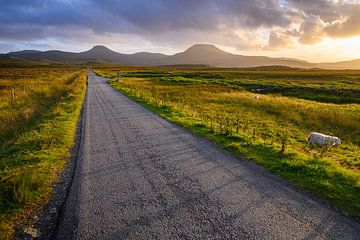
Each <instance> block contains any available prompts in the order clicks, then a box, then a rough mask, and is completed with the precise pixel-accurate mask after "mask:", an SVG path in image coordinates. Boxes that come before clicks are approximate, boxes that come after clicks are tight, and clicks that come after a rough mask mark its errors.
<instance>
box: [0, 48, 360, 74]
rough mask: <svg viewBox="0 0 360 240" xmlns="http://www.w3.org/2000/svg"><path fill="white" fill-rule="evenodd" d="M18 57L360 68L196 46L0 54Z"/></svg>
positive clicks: (351, 64)
mask: <svg viewBox="0 0 360 240" xmlns="http://www.w3.org/2000/svg"><path fill="white" fill-rule="evenodd" d="M9 57H17V58H22V59H28V60H47V61H58V62H77V63H83V62H95V61H103V62H112V63H121V64H132V65H144V66H163V65H209V66H214V67H241V68H247V67H260V66H286V67H292V68H327V69H360V59H359V60H353V61H346V62H337V63H318V64H316V63H310V62H306V61H302V60H298V59H290V58H272V57H266V56H245V55H236V54H232V53H228V52H225V51H223V50H221V49H219V48H217V47H216V46H214V45H209V44H195V45H193V46H192V47H190V48H188V49H187V50H185V51H184V52H180V53H176V54H174V55H165V54H161V53H149V52H139V53H134V54H123V53H118V52H115V51H113V50H111V49H109V48H107V47H105V46H101V45H97V46H94V47H93V48H92V49H90V50H88V51H85V52H80V53H74V52H64V51H58V50H51V51H44V52H41V51H35V50H24V51H19V52H10V53H8V54H1V55H0V58H9Z"/></svg>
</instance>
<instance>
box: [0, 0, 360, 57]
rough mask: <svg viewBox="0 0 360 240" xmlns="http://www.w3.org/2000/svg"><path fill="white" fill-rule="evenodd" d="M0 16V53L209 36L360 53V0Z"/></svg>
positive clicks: (145, 5)
mask: <svg viewBox="0 0 360 240" xmlns="http://www.w3.org/2000/svg"><path fill="white" fill-rule="evenodd" d="M80 9H81V11H80ZM264 13H265V14H264ZM0 20H1V23H0V29H1V30H0V53H7V52H13V51H21V50H40V51H47V50H60V51H69V52H81V51H86V49H90V48H91V47H92V46H94V45H105V46H107V47H108V48H110V49H112V50H114V51H116V52H121V53H128V54H130V53H135V52H156V53H163V54H167V55H171V54H175V53H177V52H181V51H183V50H184V49H186V48H188V47H189V46H191V45H193V44H194V43H206V44H213V45H215V46H217V47H218V48H220V49H222V50H224V51H226V52H230V53H233V54H239V55H247V56H269V57H283V58H296V59H301V60H305V61H309V62H315V63H316V62H338V61H347V60H354V59H360V28H359V27H358V26H359V22H360V1H359V0H344V1H335V0H316V1H312V4H307V3H306V1H299V0H264V1H250V2H249V1H245V0H241V1H234V0H229V1H226V2H222V3H221V4H219V2H217V1H213V0H208V1H205V0H204V1H196V2H193V1H179V0H172V1H164V0H156V1H152V2H151V3H149V2H146V1H143V0H135V1H127V0H120V1H115V0H107V1H102V2H101V3H99V2H96V1H92V0H80V1H65V0H63V1H62V0H58V1H44V0H37V1H33V2H6V3H2V9H1V10H0Z"/></svg>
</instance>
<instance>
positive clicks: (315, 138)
mask: <svg viewBox="0 0 360 240" xmlns="http://www.w3.org/2000/svg"><path fill="white" fill-rule="evenodd" d="M307 141H308V144H310V145H319V146H336V145H340V144H341V140H340V138H338V137H334V136H329V135H325V134H322V133H317V132H311V133H310V134H309V136H308V137H307Z"/></svg>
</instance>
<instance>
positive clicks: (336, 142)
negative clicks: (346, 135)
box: [332, 137, 341, 146]
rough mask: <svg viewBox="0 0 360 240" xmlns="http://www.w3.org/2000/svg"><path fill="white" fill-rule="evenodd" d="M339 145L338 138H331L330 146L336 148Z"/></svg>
mask: <svg viewBox="0 0 360 240" xmlns="http://www.w3.org/2000/svg"><path fill="white" fill-rule="evenodd" d="M340 144H341V140H340V138H338V137H333V139H332V145H334V146H336V145H340Z"/></svg>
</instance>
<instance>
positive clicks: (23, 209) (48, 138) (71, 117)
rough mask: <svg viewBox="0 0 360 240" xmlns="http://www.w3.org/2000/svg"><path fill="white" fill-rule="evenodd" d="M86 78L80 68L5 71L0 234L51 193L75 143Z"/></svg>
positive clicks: (0, 76) (5, 235)
mask: <svg viewBox="0 0 360 240" xmlns="http://www.w3.org/2000/svg"><path fill="white" fill-rule="evenodd" d="M86 78H87V73H86V72H85V71H81V72H80V71H79V68H69V69H59V68H51V67H48V68H42V69H37V68H24V69H2V70H1V71H0V86H3V88H2V89H3V91H0V97H1V98H2V100H3V101H2V103H1V105H0V113H1V114H0V119H1V126H0V146H1V148H0V176H1V177H0V236H1V237H0V239H9V238H11V236H12V234H13V232H14V227H15V224H18V223H20V222H21V221H24V220H26V217H27V215H28V214H30V213H31V212H33V211H34V210H36V209H39V208H40V207H41V206H42V205H43V204H44V203H45V202H46V200H47V199H48V197H49V196H50V194H51V191H52V184H53V183H54V181H55V180H56V179H57V178H58V176H59V173H60V172H61V171H62V169H63V167H64V166H65V164H66V161H67V159H68V158H69V154H70V153H69V150H70V148H71V146H72V145H73V143H74V135H75V129H76V124H77V121H78V118H79V114H80V109H81V105H82V101H83V98H84V94H85V89H86ZM4 86H5V87H4ZM9 87H12V88H13V89H15V92H17V96H16V99H15V100H14V99H13V98H12V97H11V96H10V97H9V95H8V91H7V89H8V88H9ZM0 89H1V88H0ZM4 89H5V90H4ZM24 89H25V90H24Z"/></svg>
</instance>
